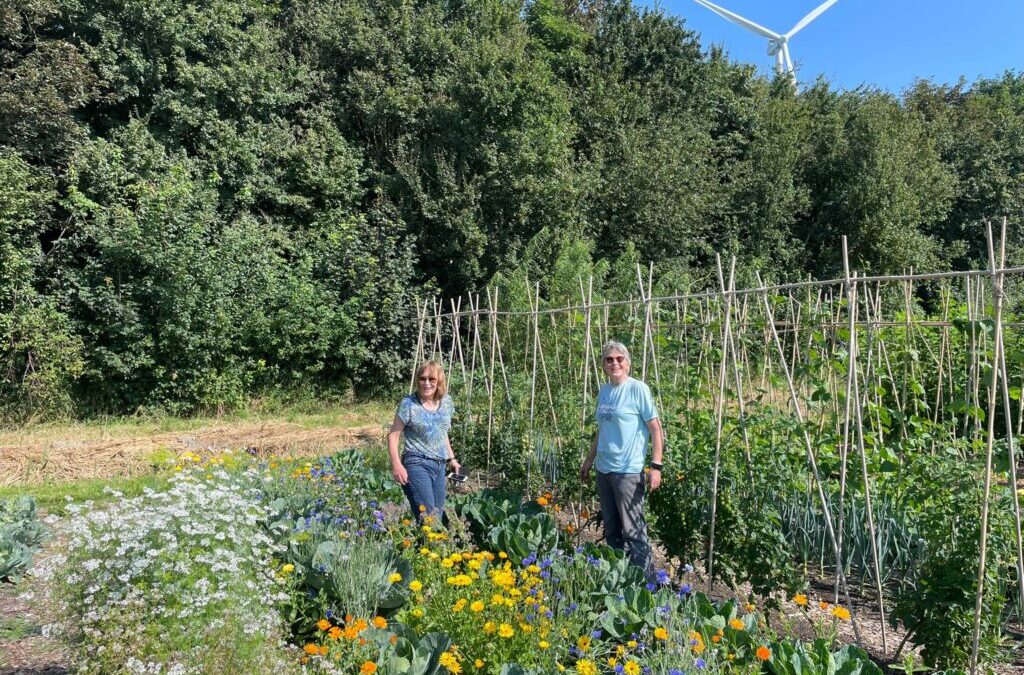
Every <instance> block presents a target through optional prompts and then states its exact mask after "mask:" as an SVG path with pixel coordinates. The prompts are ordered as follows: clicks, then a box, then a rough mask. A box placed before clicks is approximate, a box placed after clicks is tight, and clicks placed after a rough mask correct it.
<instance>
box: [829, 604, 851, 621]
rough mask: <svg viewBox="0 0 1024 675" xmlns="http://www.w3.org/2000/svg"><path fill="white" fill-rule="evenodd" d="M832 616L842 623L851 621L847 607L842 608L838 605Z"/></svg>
mask: <svg viewBox="0 0 1024 675" xmlns="http://www.w3.org/2000/svg"><path fill="white" fill-rule="evenodd" d="M832 616H834V617H835V618H837V619H839V620H840V621H849V620H850V610H848V609H846V608H845V607H840V606H839V605H836V606H835V607H834V608H833V609H832Z"/></svg>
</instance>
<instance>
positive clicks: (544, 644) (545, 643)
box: [537, 640, 551, 649]
mask: <svg viewBox="0 0 1024 675" xmlns="http://www.w3.org/2000/svg"><path fill="white" fill-rule="evenodd" d="M537 646H538V647H540V648H541V649H547V648H548V647H550V646H551V643H550V642H548V641H547V640H541V641H540V642H538V643H537Z"/></svg>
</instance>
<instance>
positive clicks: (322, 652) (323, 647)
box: [317, 645, 330, 656]
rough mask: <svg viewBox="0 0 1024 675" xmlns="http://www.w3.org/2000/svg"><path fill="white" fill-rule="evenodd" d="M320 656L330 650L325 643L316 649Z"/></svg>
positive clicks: (325, 654)
mask: <svg viewBox="0 0 1024 675" xmlns="http://www.w3.org/2000/svg"><path fill="white" fill-rule="evenodd" d="M317 651H318V652H319V653H320V656H327V652H328V651H330V650H329V648H328V646H327V645H320V649H318V650H317Z"/></svg>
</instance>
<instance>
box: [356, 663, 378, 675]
mask: <svg viewBox="0 0 1024 675" xmlns="http://www.w3.org/2000/svg"><path fill="white" fill-rule="evenodd" d="M359 672H360V674H361V675H371V674H372V673H376V672H377V664H376V663H374V662H373V661H363V665H361V666H359Z"/></svg>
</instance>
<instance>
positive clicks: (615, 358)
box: [604, 356, 626, 363]
mask: <svg viewBox="0 0 1024 675" xmlns="http://www.w3.org/2000/svg"><path fill="white" fill-rule="evenodd" d="M625 360H626V357H625V356H606V357H604V362H605V363H623V362H625Z"/></svg>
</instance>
